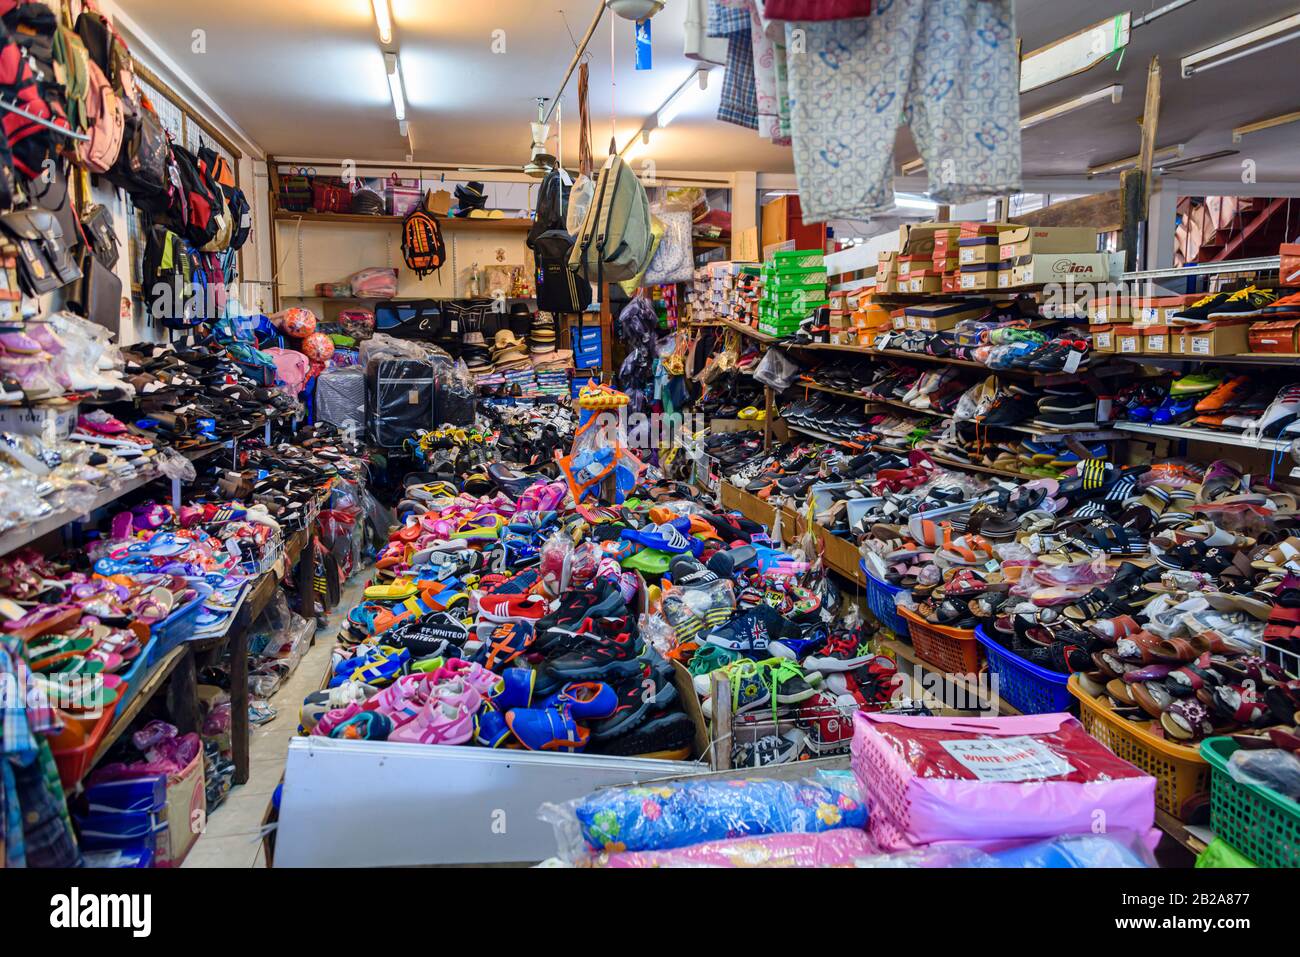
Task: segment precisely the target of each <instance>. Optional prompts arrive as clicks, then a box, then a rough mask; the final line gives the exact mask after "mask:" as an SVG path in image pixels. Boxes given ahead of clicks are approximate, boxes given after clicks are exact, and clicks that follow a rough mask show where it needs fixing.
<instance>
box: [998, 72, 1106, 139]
mask: <svg viewBox="0 0 1300 957" xmlns="http://www.w3.org/2000/svg"><path fill="white" fill-rule="evenodd" d="M1123 95H1124V87H1123V85H1121V84H1119V83H1114V84H1111V85H1110V86H1107V87H1104V88H1102V89H1100V90H1093V91H1092V92H1091V93H1085V94H1083V96H1076V97H1075V98H1074V99H1073V100H1066V101H1065V102H1064V103H1057V104H1056V105H1055V106H1049V107H1048V108H1047V109H1045V110H1040V111H1039V112H1037V113H1033V114H1031V115H1029V116H1026V117H1022V118H1021V120H1020V128H1021V129H1022V130H1027V129H1029V128H1030V127H1032V126H1037V125H1038V124H1039V123H1046V122H1047V121H1048V120H1054V119H1056V118H1057V117H1058V116H1064V115H1065V114H1066V113H1073V112H1074V111H1075V110H1080V109H1083V108H1084V107H1085V106H1090V105H1092V104H1093V103H1098V102H1100V101H1101V100H1110V101H1111V102H1112V103H1118V102H1119V101H1120V97H1121V96H1123Z"/></svg>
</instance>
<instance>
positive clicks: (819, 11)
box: [765, 0, 889, 20]
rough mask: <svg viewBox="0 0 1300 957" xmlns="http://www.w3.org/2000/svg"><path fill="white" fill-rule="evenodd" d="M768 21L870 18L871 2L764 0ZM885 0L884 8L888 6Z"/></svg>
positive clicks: (866, 0)
mask: <svg viewBox="0 0 1300 957" xmlns="http://www.w3.org/2000/svg"><path fill="white" fill-rule="evenodd" d="M765 2H766V10H765V12H766V15H767V18H768V19H769V20H850V19H852V18H853V17H869V16H871V0H765ZM888 3H889V0H886V2H885V4H884V5H885V6H888Z"/></svg>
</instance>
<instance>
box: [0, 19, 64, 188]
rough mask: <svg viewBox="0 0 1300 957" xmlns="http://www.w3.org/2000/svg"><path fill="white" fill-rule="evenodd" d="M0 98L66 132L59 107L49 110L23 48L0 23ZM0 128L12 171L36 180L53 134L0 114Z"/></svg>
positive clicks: (50, 151)
mask: <svg viewBox="0 0 1300 957" xmlns="http://www.w3.org/2000/svg"><path fill="white" fill-rule="evenodd" d="M0 98H3V99H4V100H5V101H6V102H7V103H10V104H12V105H14V106H17V107H19V108H20V109H22V110H24V111H25V112H27V113H29V114H31V115H32V116H35V117H38V118H39V119H42V120H46V121H48V122H50V123H53V124H54V125H55V126H57V127H60V128H62V129H70V127H69V126H68V118H67V116H65V115H64V113H63V109H62V107H61V106H57V105H56V106H51V104H50V103H49V102H47V101H46V99H45V97H44V96H42V95H41V91H40V87H39V86H38V85H37V83H36V77H35V76H34V75H33V74H32V68H31V64H30V63H29V62H28V60H27V57H26V56H25V55H24V52H23V48H22V47H21V46H20V45H19V44H18V41H17V40H15V39H14V35H13V34H12V33H11V32H10V31H9V28H8V27H7V26H5V25H4V22H3V21H0ZM0 127H3V129H4V133H5V135H6V136H7V137H8V139H9V148H10V150H11V151H12V153H13V158H14V168H15V169H17V171H18V172H19V173H22V175H23V176H25V177H27V178H28V179H35V178H36V177H38V176H39V175H40V174H41V172H42V171H43V169H44V164H45V161H46V160H47V159H51V158H53V157H54V155H55V147H56V145H57V143H56V141H55V136H56V135H57V134H55V133H54V132H53V131H52V130H50V129H48V128H47V127H45V126H42V125H41V124H40V123H35V122H33V121H32V120H30V119H28V118H27V117H25V116H19V115H18V114H17V113H11V112H9V111H5V112H4V115H3V120H2V121H0Z"/></svg>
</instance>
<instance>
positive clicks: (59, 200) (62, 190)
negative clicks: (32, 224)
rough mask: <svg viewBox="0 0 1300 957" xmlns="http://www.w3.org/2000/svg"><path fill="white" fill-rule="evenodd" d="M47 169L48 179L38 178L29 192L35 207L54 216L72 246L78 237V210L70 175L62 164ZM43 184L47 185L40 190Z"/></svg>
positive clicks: (64, 237)
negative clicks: (73, 196)
mask: <svg viewBox="0 0 1300 957" xmlns="http://www.w3.org/2000/svg"><path fill="white" fill-rule="evenodd" d="M46 169H48V170H49V175H48V179H47V178H46V176H45V175H41V176H37V177H36V178H35V179H33V180H32V181H31V185H30V187H29V188H28V192H29V193H30V194H31V197H32V204H33V205H35V206H39V207H40V208H41V209H47V210H49V211H50V212H51V213H53V214H54V217H55V219H57V220H58V221H59V229H60V231H61V234H62V236H63V239H64V242H66V243H67V244H68V245H69V246H71V245H72V243H73V240H74V237H75V236H76V235H77V210H76V208H75V206H74V204H73V202H72V187H71V186H70V184H69V183H68V173H67V170H65V169H64V168H63V164H62V163H51V164H50V165H49V166H48V167H46ZM41 183H44V184H45V188H44V189H41V188H40V185H41Z"/></svg>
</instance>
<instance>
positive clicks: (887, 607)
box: [858, 559, 911, 638]
mask: <svg viewBox="0 0 1300 957" xmlns="http://www.w3.org/2000/svg"><path fill="white" fill-rule="evenodd" d="M858 567H859V568H861V569H862V574H863V575H865V576H866V578H867V607H868V608H870V609H871V613H872V614H873V615H875V616H876V620H877V621H879V622H880V623H881V624H882V625H884V626H885V627H886V628H887V629H889V630H890V631H892V632H893V633H894V634H895V635H896V636H898V637H899V638H910V637H911V631H910V629H909V628H908V627H907V621H906V619H904V618H903V616H902V615H900V614H899V613H898V606H897V605H895V604H894V596H895V595H897V594H898V593H899V592H900V591H902V590H903V589H902V588H901V587H900V586H898V585H891V584H889V583H888V582H882V581H881V580H880V579H879V578H876V577H875V576H874V575H872V574H871V572H870V571H868V570H867V563H866V561H865V560H864V559H858Z"/></svg>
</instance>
